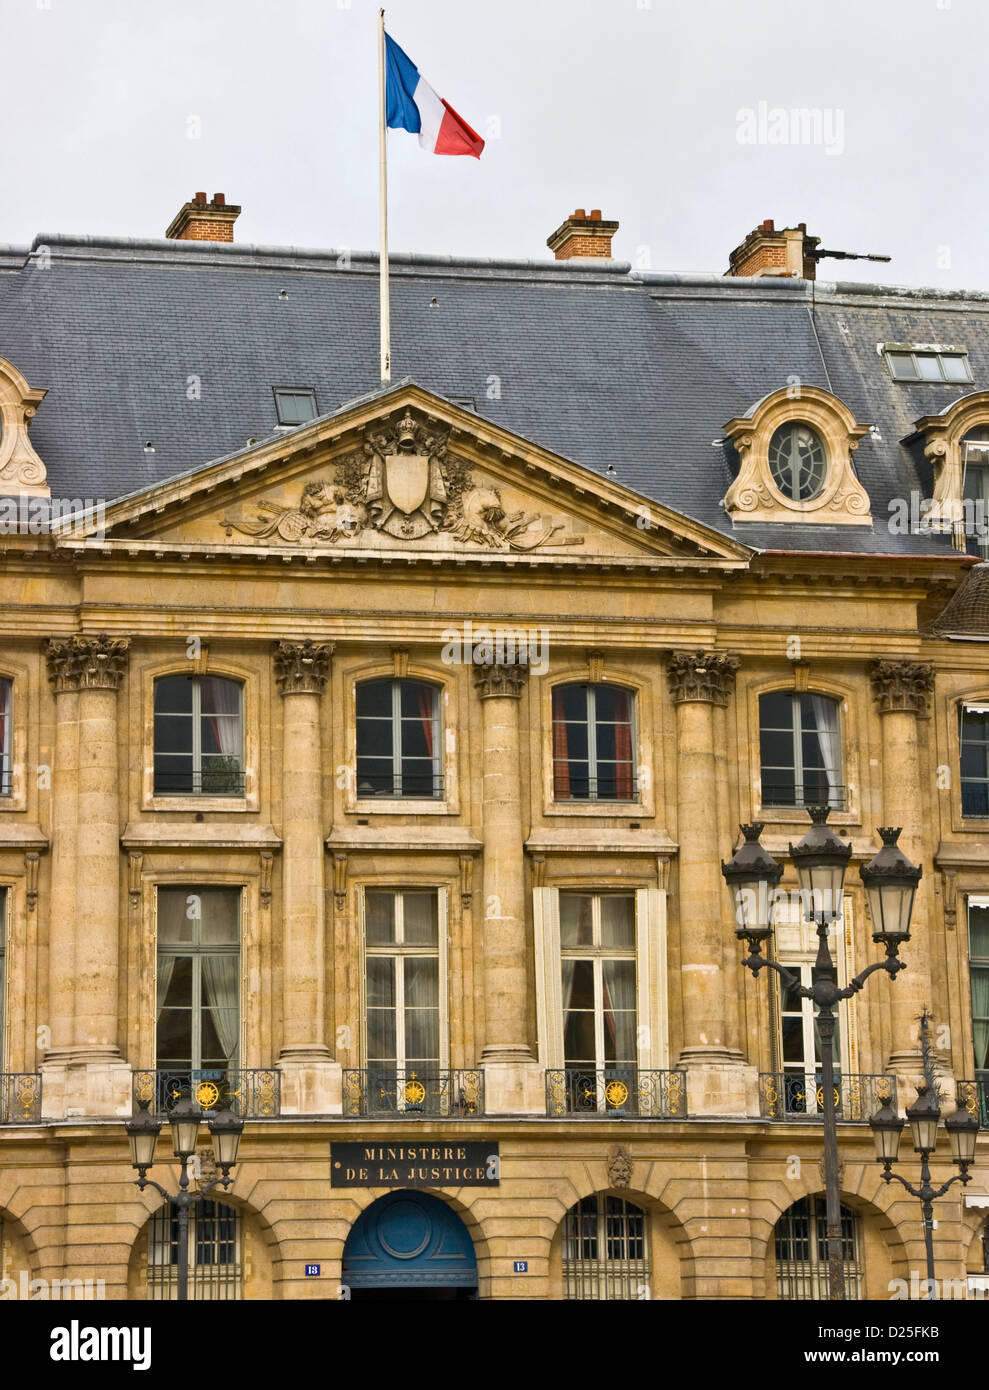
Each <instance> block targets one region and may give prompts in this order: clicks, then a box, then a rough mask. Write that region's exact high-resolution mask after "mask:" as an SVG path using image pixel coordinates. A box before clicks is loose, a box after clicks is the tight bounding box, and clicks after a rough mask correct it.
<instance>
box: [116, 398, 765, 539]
mask: <svg viewBox="0 0 989 1390" xmlns="http://www.w3.org/2000/svg"><path fill="white" fill-rule="evenodd" d="M118 541H119V542H125V543H127V544H128V545H131V546H133V545H135V544H137V545H140V546H142V547H143V545H146V544H149V543H150V544H153V545H154V546H156V547H158V548H161V549H163V550H165V551H168V550H171V549H173V548H177V549H181V550H183V551H189V550H195V551H208V552H210V553H216V552H223V551H225V550H237V551H240V552H243V551H244V550H245V549H246V550H247V551H248V552H250V551H251V550H254V549H257V550H263V551H265V552H266V553H270V552H272V551H285V552H287V553H288V554H289V555H297V554H298V555H303V554H304V555H306V556H307V557H309V556H318V555H321V554H327V553H331V554H333V555H335V556H338V557H341V558H342V557H345V556H348V555H350V556H357V557H361V558H366V559H367V558H372V557H381V558H384V557H387V556H394V557H396V558H397V557H400V556H410V557H411V556H421V557H423V558H426V557H432V558H436V559H440V560H442V559H443V558H451V559H453V558H455V559H457V560H458V561H462V560H471V559H477V560H481V561H489V560H491V559H496V558H507V557H521V556H526V555H531V556H533V557H534V558H536V557H538V558H546V559H552V560H554V561H557V562H562V563H570V562H577V561H580V562H607V561H616V562H619V563H620V562H622V561H627V562H629V563H635V562H636V561H637V560H646V561H648V560H650V559H653V560H657V559H663V558H668V559H670V560H674V559H675V560H679V561H707V562H710V561H711V560H715V561H718V560H720V561H724V562H728V563H732V562H733V563H734V564H736V565H737V564H739V563H744V562H745V561H746V560H747V558H748V556H749V555H750V554H751V552H750V551H749V550H748V548H747V547H745V546H742V545H740V544H739V543H738V542H736V541H734V540H732V539H730V538H729V537H726V536H722V535H721V534H720V533H718V532H716V531H713V530H711V529H710V528H708V527H706V526H703V525H701V524H700V523H698V522H696V521H693V520H692V519H690V518H687V517H683V516H680V515H679V514H678V513H676V512H674V511H672V510H670V509H669V508H666V507H663V506H661V505H660V504H658V503H655V502H651V501H647V500H646V499H644V498H642V497H641V496H639V495H638V494H636V493H634V492H631V491H630V490H629V489H627V488H624V487H622V486H620V485H619V484H617V483H615V482H612V481H611V480H610V479H607V478H602V477H600V476H599V475H598V474H596V473H594V472H592V471H591V470H590V469H588V468H585V467H583V466H582V465H580V464H577V463H573V462H572V461H570V460H567V459H563V458H560V457H559V456H557V455H554V454H552V453H549V452H548V451H546V450H545V449H542V448H540V447H539V446H537V445H534V444H532V443H530V442H529V441H527V440H524V439H522V438H521V437H520V436H518V435H515V434H513V433H512V432H511V431H508V430H505V429H503V428H502V427H500V426H498V425H495V424H492V422H490V421H489V420H485V419H483V418H482V417H479V416H477V415H475V414H473V413H472V412H470V411H468V410H464V409H462V408H461V407H459V406H456V405H453V404H451V403H450V402H448V401H445V400H443V399H442V398H441V397H439V396H435V395H433V394H432V393H430V392H428V391H425V390H424V389H423V388H421V387H419V386H417V385H415V384H414V383H410V382H403V383H401V384H399V385H397V386H396V387H394V388H393V389H391V390H388V391H383V392H380V393H376V394H375V395H374V396H371V397H367V398H365V399H363V400H361V401H359V402H355V403H353V404H352V405H350V406H348V407H345V408H343V409H342V410H340V411H338V412H337V413H336V414H334V415H332V416H325V417H323V418H322V419H319V420H315V421H313V422H312V423H311V424H308V425H306V426H303V427H300V428H298V429H296V430H293V431H292V432H291V433H290V434H285V435H282V436H280V437H278V438H276V439H271V440H266V441H264V442H263V443H260V444H257V445H254V446H253V447H251V448H249V449H246V450H244V451H242V452H240V453H238V454H236V455H233V456H230V457H228V458H225V459H220V460H216V461H214V462H212V463H209V464H206V465H204V466H203V467H202V468H198V469H195V470H193V471H192V472H189V473H186V474H183V475H181V476H179V477H176V478H172V479H168V480H166V481H164V482H162V483H159V484H157V485H155V486H154V487H152V488H149V489H147V490H146V491H144V492H141V493H138V494H135V495H133V496H131V497H127V498H123V499H121V500H120V501H118V502H115V503H113V504H112V505H111V506H110V507H109V508H108V509H107V513H106V517H105V524H104V526H103V544H105V545H107V544H108V545H110V546H111V548H112V547H113V546H114V544H115V543H116V542H118Z"/></svg>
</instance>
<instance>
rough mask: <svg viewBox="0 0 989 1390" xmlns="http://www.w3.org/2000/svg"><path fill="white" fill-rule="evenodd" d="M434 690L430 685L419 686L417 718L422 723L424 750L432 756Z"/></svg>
mask: <svg viewBox="0 0 989 1390" xmlns="http://www.w3.org/2000/svg"><path fill="white" fill-rule="evenodd" d="M434 708H435V692H434V690H433V687H432V686H431V685H420V686H419V719H420V721H421V723H422V736H423V738H424V739H425V740H426V752H427V753H428V754H429V756H430V757H432V756H433V710H434Z"/></svg>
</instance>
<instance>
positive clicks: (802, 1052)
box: [779, 961, 841, 1115]
mask: <svg viewBox="0 0 989 1390" xmlns="http://www.w3.org/2000/svg"><path fill="white" fill-rule="evenodd" d="M781 964H783V965H784V966H785V967H786V969H787V970H789V971H790V973H791V975H794V976H796V977H797V980H798V981H799V983H800V984H802V985H804V986H806V987H810V986H811V985H814V984H816V983H817V981H818V980H819V979H821V978H822V977H823V975H824V972H823V971H820V970H818V969H817V968H816V967H815V966H813V965H809V964H807V963H806V962H804V963H798V964H793V963H791V962H790V961H783V962H781ZM779 1044H780V1058H781V1060H782V1063H783V1087H784V1095H783V1105H784V1108H785V1110H786V1111H787V1112H788V1113H789V1114H794V1115H819V1114H820V1113H821V1111H822V1107H823V1101H822V1099H821V1096H820V1089H821V1087H820V1068H821V1038H820V1033H819V1031H818V1026H817V1009H816V1008H815V1006H814V1003H813V1001H812V1000H810V999H804V998H802V997H801V996H800V995H799V994H798V993H797V989H796V987H795V986H791V985H789V984H784V982H783V980H782V978H781V979H780V1029H779ZM834 1066H835V1071H836V1072H839V1073H840V1071H841V1038H840V1036H839V1029H837V1028H836V1029H835V1033H834Z"/></svg>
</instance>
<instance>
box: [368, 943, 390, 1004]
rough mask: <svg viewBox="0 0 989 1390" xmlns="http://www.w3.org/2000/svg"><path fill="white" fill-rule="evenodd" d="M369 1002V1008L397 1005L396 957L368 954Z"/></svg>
mask: <svg viewBox="0 0 989 1390" xmlns="http://www.w3.org/2000/svg"><path fill="white" fill-rule="evenodd" d="M367 1003H368V1008H369V1009H391V1008H394V1006H395V958H394V957H393V956H368V958H367Z"/></svg>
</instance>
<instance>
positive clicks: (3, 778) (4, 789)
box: [0, 758, 14, 796]
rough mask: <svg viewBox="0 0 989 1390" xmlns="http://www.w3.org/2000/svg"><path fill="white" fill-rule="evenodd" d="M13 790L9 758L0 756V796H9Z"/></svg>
mask: <svg viewBox="0 0 989 1390" xmlns="http://www.w3.org/2000/svg"><path fill="white" fill-rule="evenodd" d="M13 790H14V786H13V780H12V778H11V775H10V759H9V758H0V796H10V794H11V792H12V791H13Z"/></svg>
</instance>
